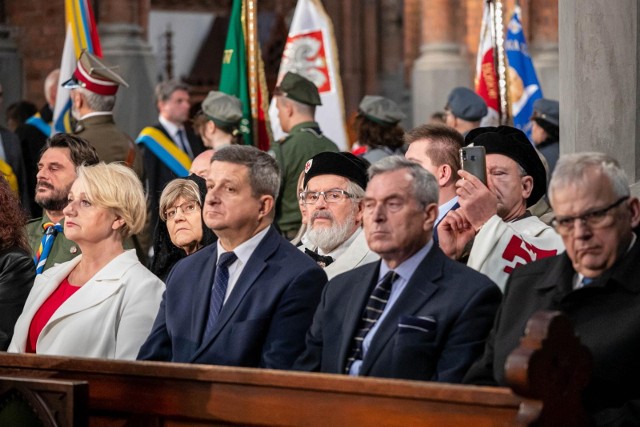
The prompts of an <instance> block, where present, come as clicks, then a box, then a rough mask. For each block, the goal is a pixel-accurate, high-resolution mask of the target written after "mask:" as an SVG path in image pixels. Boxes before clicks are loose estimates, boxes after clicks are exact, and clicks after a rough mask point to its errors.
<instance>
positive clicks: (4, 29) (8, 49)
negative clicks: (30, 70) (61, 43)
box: [0, 24, 24, 126]
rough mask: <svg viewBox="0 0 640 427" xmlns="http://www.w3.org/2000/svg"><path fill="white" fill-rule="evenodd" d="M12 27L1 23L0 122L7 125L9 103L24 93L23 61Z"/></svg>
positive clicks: (19, 98) (18, 98) (20, 97)
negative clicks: (13, 36)
mask: <svg viewBox="0 0 640 427" xmlns="http://www.w3.org/2000/svg"><path fill="white" fill-rule="evenodd" d="M10 34H11V31H10V28H9V27H8V26H7V25H5V24H0V83H2V96H0V124H2V126H6V124H7V120H6V119H7V118H6V115H5V110H6V109H7V107H8V106H9V105H11V104H12V103H14V102H16V101H20V100H21V99H23V97H24V95H23V93H22V88H23V80H22V61H21V60H20V56H19V55H18V48H17V46H16V44H15V42H14V41H13V39H12V38H11V37H10Z"/></svg>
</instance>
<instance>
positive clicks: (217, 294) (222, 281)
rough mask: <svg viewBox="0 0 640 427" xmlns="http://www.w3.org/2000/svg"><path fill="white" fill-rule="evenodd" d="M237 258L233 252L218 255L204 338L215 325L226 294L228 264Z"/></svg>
mask: <svg viewBox="0 0 640 427" xmlns="http://www.w3.org/2000/svg"><path fill="white" fill-rule="evenodd" d="M237 259H238V257H237V256H236V254H235V253H233V252H225V253H223V254H221V255H220V260H219V261H218V265H217V266H216V272H215V274H214V276H213V288H211V300H210V303H209V318H208V319H207V328H206V329H205V333H204V337H205V339H206V337H208V336H209V334H210V333H211V331H213V329H214V327H215V326H216V320H218V315H219V314H220V310H222V304H223V303H224V297H225V295H226V294H227V285H228V284H229V266H230V265H231V264H233V262H234V261H235V260H237Z"/></svg>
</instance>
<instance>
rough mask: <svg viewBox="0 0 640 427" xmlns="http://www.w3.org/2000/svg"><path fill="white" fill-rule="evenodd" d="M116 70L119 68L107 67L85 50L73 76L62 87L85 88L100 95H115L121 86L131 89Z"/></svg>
mask: <svg viewBox="0 0 640 427" xmlns="http://www.w3.org/2000/svg"><path fill="white" fill-rule="evenodd" d="M116 68H118V67H110V66H108V65H106V64H105V63H104V62H102V60H101V59H99V58H98V57H97V56H95V55H94V54H92V53H91V52H89V51H88V50H83V51H82V53H81V54H80V58H79V59H78V64H77V66H76V70H75V71H74V72H73V76H72V77H71V78H70V79H69V80H67V81H66V82H64V83H63V84H62V87H64V88H67V89H76V88H79V87H83V88H85V89H87V90H90V91H91V92H93V93H96V94H98V95H107V96H109V95H115V94H116V92H117V91H118V87H119V86H120V85H122V86H125V87H129V84H128V83H127V82H126V81H125V80H124V79H123V78H122V77H120V75H119V74H118V73H116V72H115V71H114V69H116Z"/></svg>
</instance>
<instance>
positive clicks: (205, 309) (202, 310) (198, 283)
mask: <svg viewBox="0 0 640 427" xmlns="http://www.w3.org/2000/svg"><path fill="white" fill-rule="evenodd" d="M201 250H203V251H205V250H206V251H209V252H210V254H209V256H208V259H209V262H208V263H207V265H204V266H203V268H202V276H201V277H200V278H199V279H196V280H195V281H194V282H195V283H194V287H193V295H192V296H191V297H190V298H192V300H191V301H192V308H193V309H192V310H191V330H192V331H193V337H194V339H195V340H197V342H202V339H203V334H204V330H205V328H206V326H207V319H208V317H209V305H210V300H211V289H212V287H213V277H214V275H215V273H216V263H217V261H218V246H217V245H216V244H215V243H213V244H211V245H210V246H209V247H207V248H203V249H201Z"/></svg>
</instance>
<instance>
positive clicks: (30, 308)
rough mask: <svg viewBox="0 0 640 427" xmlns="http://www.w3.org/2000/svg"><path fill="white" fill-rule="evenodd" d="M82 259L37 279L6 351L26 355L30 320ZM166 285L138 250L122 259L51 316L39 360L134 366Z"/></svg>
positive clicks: (38, 349)
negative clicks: (93, 359)
mask: <svg viewBox="0 0 640 427" xmlns="http://www.w3.org/2000/svg"><path fill="white" fill-rule="evenodd" d="M81 257H82V255H79V256H77V257H76V258H74V259H72V260H71V261H68V262H65V263H62V264H58V265H56V266H54V267H51V268H49V269H48V270H45V272H44V273H42V274H40V275H38V276H37V277H36V280H35V282H34V284H33V288H32V289H31V292H30V293H29V297H28V298H27V302H26V303H25V306H24V309H23V310H22V314H21V315H20V317H19V318H18V321H17V322H16V326H15V331H14V334H13V339H12V340H11V344H10V345H9V349H8V350H7V351H9V352H14V353H24V352H25V349H26V344H27V338H28V335H29V327H30V325H31V320H32V319H33V316H34V315H35V314H36V312H37V311H38V309H39V308H40V306H41V305H42V304H43V303H44V302H45V301H46V300H47V298H48V297H49V295H51V293H52V292H53V291H54V290H55V289H56V288H57V287H58V285H59V284H60V283H61V282H62V281H63V280H64V279H65V278H66V277H67V276H68V275H69V273H70V272H71V271H72V270H73V268H74V267H75V266H76V265H77V264H78V263H79V262H80V259H81ZM164 288H165V286H164V283H163V282H162V281H161V280H160V279H158V278H157V277H156V276H155V275H154V274H153V273H151V272H150V271H149V270H147V269H146V268H145V267H144V266H143V265H142V264H141V263H140V262H139V261H138V258H137V256H136V253H135V250H133V249H132V250H128V251H125V252H124V253H122V254H121V255H118V256H117V257H116V258H114V259H113V260H112V261H111V262H109V264H107V265H106V266H105V267H103V268H102V269H101V270H100V271H99V272H98V273H96V275H95V276H94V277H92V278H91V279H90V280H89V281H88V282H87V283H85V284H84V285H83V286H82V287H81V288H80V289H78V290H77V291H76V292H75V293H74V294H73V295H71V297H69V299H68V300H66V301H65V302H64V303H63V304H62V305H61V306H60V307H59V308H58V309H57V310H56V311H55V313H53V315H52V316H51V319H49V322H47V324H46V325H45V327H44V328H43V329H42V332H41V333H40V336H39V337H38V341H37V344H36V353H37V354H48V355H59V356H80V357H99V358H106V359H130V360H135V358H136V356H137V354H138V350H139V349H140V346H141V345H142V343H144V341H145V339H146V338H147V336H148V335H149V332H150V331H151V327H152V325H153V322H154V320H155V317H156V315H157V313H158V308H159V306H160V301H161V300H162V293H163V292H164Z"/></svg>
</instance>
